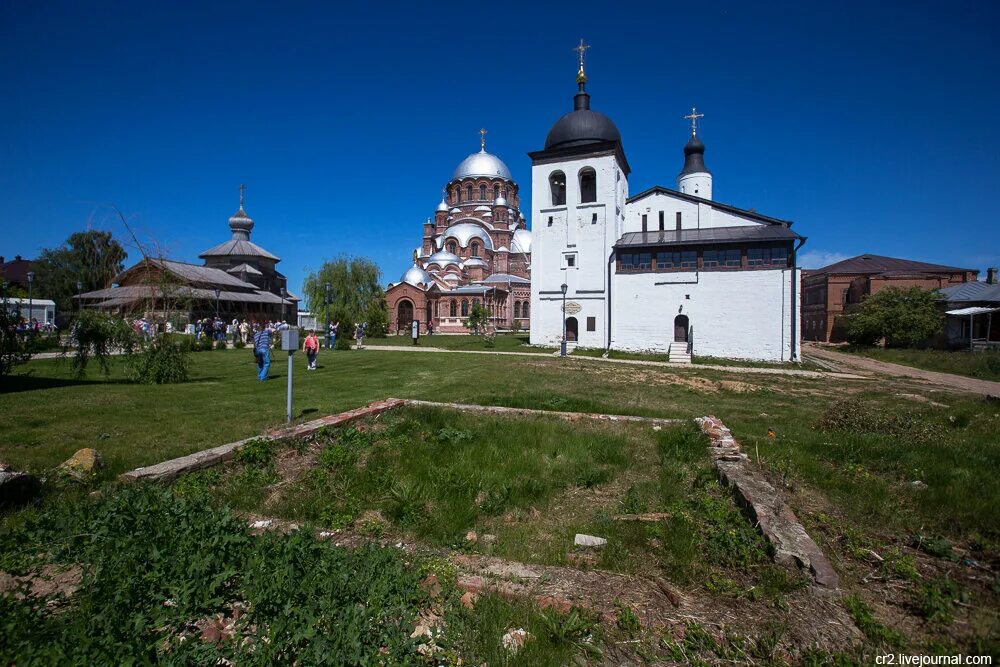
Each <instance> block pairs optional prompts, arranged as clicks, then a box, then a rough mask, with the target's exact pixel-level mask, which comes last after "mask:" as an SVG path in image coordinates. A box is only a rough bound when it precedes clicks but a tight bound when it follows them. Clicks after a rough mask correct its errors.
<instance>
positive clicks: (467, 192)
mask: <svg viewBox="0 0 1000 667" xmlns="http://www.w3.org/2000/svg"><path fill="white" fill-rule="evenodd" d="M465 201H472V186H471V185H470V186H468V187H466V188H465Z"/></svg>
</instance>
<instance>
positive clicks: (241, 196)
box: [240, 183, 247, 208]
mask: <svg viewBox="0 0 1000 667" xmlns="http://www.w3.org/2000/svg"><path fill="white" fill-rule="evenodd" d="M246 189H247V186H245V185H243V184H242V183H240V208H243V193H244V192H246Z"/></svg>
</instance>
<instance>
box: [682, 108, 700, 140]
mask: <svg viewBox="0 0 1000 667" xmlns="http://www.w3.org/2000/svg"><path fill="white" fill-rule="evenodd" d="M684 117H685V118H689V119H690V120H691V136H692V137H693V136H695V135H696V134H698V119H699V118H704V117H705V114H703V113H698V110H697V109H695V108H694V107H691V113H689V114H688V115H686V116H684Z"/></svg>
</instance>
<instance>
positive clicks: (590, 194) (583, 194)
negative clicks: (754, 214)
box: [580, 167, 597, 204]
mask: <svg viewBox="0 0 1000 667" xmlns="http://www.w3.org/2000/svg"><path fill="white" fill-rule="evenodd" d="M596 201H597V172H596V171H594V170H593V169H592V168H591V167H584V168H583V169H581V170H580V202H581V203H584V204H586V203H587V202H596Z"/></svg>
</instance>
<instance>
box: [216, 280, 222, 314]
mask: <svg viewBox="0 0 1000 667" xmlns="http://www.w3.org/2000/svg"><path fill="white" fill-rule="evenodd" d="M220 293H221V292H220V290H219V288H218V287H216V288H215V319H219V294H220Z"/></svg>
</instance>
